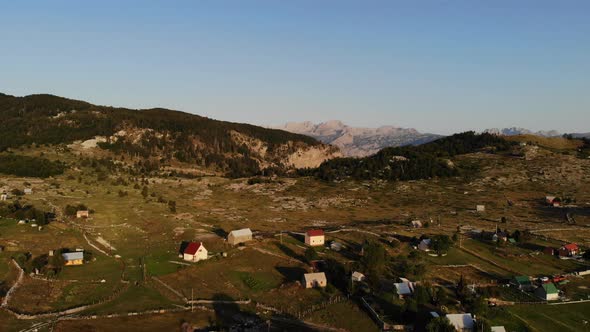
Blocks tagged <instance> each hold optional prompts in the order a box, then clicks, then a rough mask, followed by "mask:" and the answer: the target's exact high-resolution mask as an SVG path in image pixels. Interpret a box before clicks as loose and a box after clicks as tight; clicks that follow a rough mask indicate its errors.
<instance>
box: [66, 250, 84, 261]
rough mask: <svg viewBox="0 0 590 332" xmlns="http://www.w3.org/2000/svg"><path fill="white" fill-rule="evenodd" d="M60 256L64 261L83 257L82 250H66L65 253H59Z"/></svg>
mask: <svg viewBox="0 0 590 332" xmlns="http://www.w3.org/2000/svg"><path fill="white" fill-rule="evenodd" d="M61 256H62V257H63V258H64V259H65V260H66V261H75V260H78V259H84V252H82V251H77V252H66V253H63V254H61Z"/></svg>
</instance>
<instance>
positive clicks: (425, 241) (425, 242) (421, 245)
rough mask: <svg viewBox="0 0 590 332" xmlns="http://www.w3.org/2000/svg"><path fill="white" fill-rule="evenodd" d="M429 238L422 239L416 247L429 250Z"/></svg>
mask: <svg viewBox="0 0 590 332" xmlns="http://www.w3.org/2000/svg"><path fill="white" fill-rule="evenodd" d="M430 242H431V241H430V239H423V240H422V241H420V243H419V244H418V249H419V250H422V251H430Z"/></svg>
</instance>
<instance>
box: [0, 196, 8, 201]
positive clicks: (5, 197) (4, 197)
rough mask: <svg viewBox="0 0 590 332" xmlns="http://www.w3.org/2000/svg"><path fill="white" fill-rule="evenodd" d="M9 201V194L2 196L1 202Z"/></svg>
mask: <svg viewBox="0 0 590 332" xmlns="http://www.w3.org/2000/svg"><path fill="white" fill-rule="evenodd" d="M7 199H8V194H2V195H0V201H5V200H7Z"/></svg>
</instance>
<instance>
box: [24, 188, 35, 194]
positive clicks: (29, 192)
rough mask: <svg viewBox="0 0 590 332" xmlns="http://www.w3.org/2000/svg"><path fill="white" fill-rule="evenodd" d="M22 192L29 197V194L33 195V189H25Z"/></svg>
mask: <svg viewBox="0 0 590 332" xmlns="http://www.w3.org/2000/svg"><path fill="white" fill-rule="evenodd" d="M24 192H25V194H26V195H29V194H32V193H33V189H31V188H25V190H24Z"/></svg>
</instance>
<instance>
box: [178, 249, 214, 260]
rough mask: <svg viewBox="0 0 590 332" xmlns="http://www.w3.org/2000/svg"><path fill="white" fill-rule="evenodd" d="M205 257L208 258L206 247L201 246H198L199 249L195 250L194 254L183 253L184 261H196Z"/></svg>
mask: <svg viewBox="0 0 590 332" xmlns="http://www.w3.org/2000/svg"><path fill="white" fill-rule="evenodd" d="M207 258H208V256H207V249H205V248H203V247H201V248H199V250H198V251H197V253H196V254H194V255H190V254H184V257H183V259H184V260H185V261H189V262H198V261H202V260H206V259H207Z"/></svg>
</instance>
